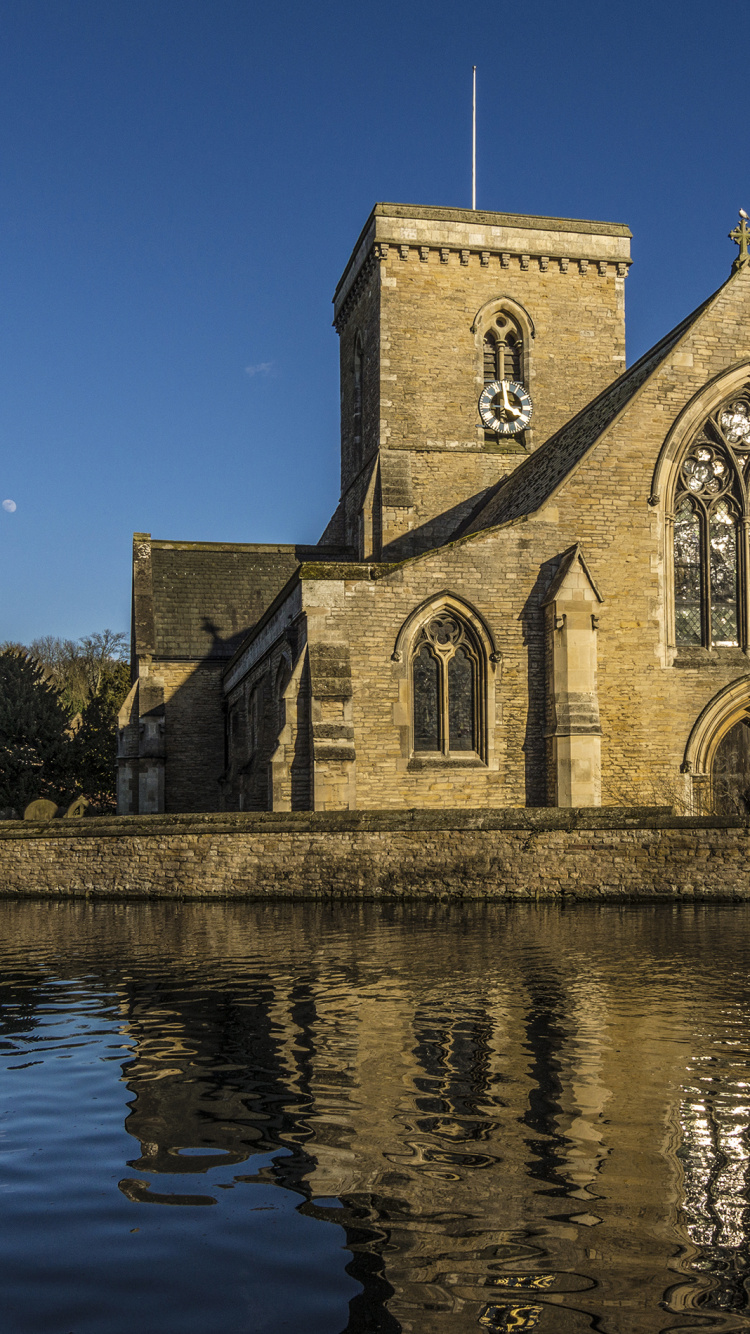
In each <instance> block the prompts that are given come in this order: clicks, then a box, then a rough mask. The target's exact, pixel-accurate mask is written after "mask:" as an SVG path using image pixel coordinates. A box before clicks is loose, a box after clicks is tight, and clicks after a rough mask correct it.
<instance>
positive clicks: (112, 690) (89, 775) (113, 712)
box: [70, 660, 130, 814]
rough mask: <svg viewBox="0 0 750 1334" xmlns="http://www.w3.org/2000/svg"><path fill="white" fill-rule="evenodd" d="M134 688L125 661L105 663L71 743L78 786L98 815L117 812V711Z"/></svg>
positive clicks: (74, 772) (73, 766)
mask: <svg viewBox="0 0 750 1334" xmlns="http://www.w3.org/2000/svg"><path fill="white" fill-rule="evenodd" d="M129 689H130V668H129V666H128V664H127V663H125V662H122V660H115V661H109V662H107V663H105V664H104V666H103V668H102V671H101V673H100V675H99V682H98V688H97V690H96V693H94V694H92V696H91V698H90V699H89V701H88V703H87V704H86V705H85V706H84V709H83V712H82V715H81V724H80V727H79V728H78V730H77V731H76V733H75V735H74V736H73V738H72V741H71V743H70V751H71V761H72V769H73V774H74V776H75V781H76V787H77V788H78V789H79V790H80V791H81V792H82V793H83V795H84V796H85V797H87V798H88V800H89V801H90V802H91V805H92V808H93V812H94V813H95V814H105V813H110V814H113V813H114V810H115V796H116V783H115V777H116V771H117V714H118V712H119V710H120V707H121V705H122V703H123V701H124V699H125V696H126V695H127V693H128V691H129Z"/></svg>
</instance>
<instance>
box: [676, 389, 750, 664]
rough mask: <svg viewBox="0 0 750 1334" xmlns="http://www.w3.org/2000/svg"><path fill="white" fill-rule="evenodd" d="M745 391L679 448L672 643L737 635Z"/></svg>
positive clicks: (747, 421)
mask: <svg viewBox="0 0 750 1334" xmlns="http://www.w3.org/2000/svg"><path fill="white" fill-rule="evenodd" d="M748 458H750V395H748V394H746V395H744V396H743V397H738V398H735V399H732V400H731V401H730V402H728V403H725V404H723V405H722V406H721V407H720V408H719V410H718V412H716V413H714V414H712V416H711V417H709V418H708V419H707V420H706V421H705V422H704V423H703V425H702V427H701V429H700V431H699V432H698V435H697V437H696V438H694V439H693V441H692V442H691V444H690V445H689V446H688V448H687V449H686V451H685V455H684V457H683V460H682V464H681V466H680V471H679V475H678V481H677V489H676V494H675V505H674V604H675V642H676V643H677V644H678V645H684V646H692V647H700V646H701V645H702V646H704V647H706V648H728V647H734V646H736V645H738V644H740V643H741V642H742V640H743V634H746V631H744V632H743V627H742V623H741V618H740V608H741V605H742V601H741V597H740V593H741V587H742V584H743V578H742V573H743V572H742V564H741V552H740V543H739V533H740V520H741V518H742V516H743V514H746V513H747V505H748V495H747V483H746V475H745V474H746V470H747V467H748Z"/></svg>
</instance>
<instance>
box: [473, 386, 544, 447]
mask: <svg viewBox="0 0 750 1334" xmlns="http://www.w3.org/2000/svg"><path fill="white" fill-rule="evenodd" d="M533 411H534V408H533V405H532V402H531V399H530V398H529V395H528V394H527V393H526V390H525V389H524V387H523V385H522V384H518V383H517V382H516V381H515V380H493V381H492V384H488V385H485V387H484V391H483V393H482V396H481V398H480V400H479V415H480V417H481V418H482V421H483V422H484V424H485V426H486V427H487V430H488V431H496V432H497V434H498V435H518V432H519V431H522V430H523V429H524V427H526V426H528V424H529V422H530V420H531V414H532V412H533Z"/></svg>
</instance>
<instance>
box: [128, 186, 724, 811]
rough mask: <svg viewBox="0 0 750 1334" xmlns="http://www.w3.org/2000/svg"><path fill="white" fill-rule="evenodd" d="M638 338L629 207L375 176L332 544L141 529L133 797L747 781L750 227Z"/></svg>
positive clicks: (348, 317) (694, 801) (338, 803)
mask: <svg viewBox="0 0 750 1334" xmlns="http://www.w3.org/2000/svg"><path fill="white" fill-rule="evenodd" d="M731 237H732V239H733V240H734V242H735V243H736V244H737V245H738V246H739V253H738V255H737V258H736V259H735V261H734V264H733V266H732V271H731V274H730V275H729V277H728V278H727V281H726V282H725V283H724V284H723V285H722V286H721V287H720V288H719V289H718V291H716V292H714V293H713V294H712V295H710V296H708V298H707V299H706V300H705V301H704V302H703V304H702V305H701V306H699V308H698V309H697V310H695V311H694V312H693V313H692V314H691V315H689V316H688V317H687V318H686V319H684V320H683V321H682V323H681V324H679V325H678V326H677V327H676V328H675V329H672V330H671V331H670V332H669V333H667V334H666V335H665V336H664V337H663V338H662V340H661V341H660V342H659V343H657V345H656V346H655V347H653V348H652V349H651V350H650V351H649V352H647V353H646V354H645V355H644V356H643V357H641V358H640V360H639V361H638V362H636V364H635V365H633V366H631V367H630V369H626V366H625V282H626V277H627V273H628V267H629V265H630V231H629V229H628V228H627V227H626V226H624V225H621V224H616V223H601V222H591V221H583V220H575V219H569V218H543V217H531V216H524V215H514V214H505V213H490V212H477V211H474V210H464V209H447V208H434V207H414V206H411V205H402V204H377V205H376V206H375V208H374V209H373V211H372V213H371V215H370V217H369V218H368V219H367V222H366V223H365V226H364V228H363V230H362V233H361V235H360V236H359V238H358V240H357V242H356V244H355V246H354V249H353V251H352V254H351V257H350V259H349V261H348V263H347V265H346V267H345V269H344V272H343V275H342V277H341V280H340V282H339V284H338V287H337V288H336V291H335V294H334V298H333V304H334V324H335V327H336V330H337V332H338V335H339V339H340V350H341V495H340V499H339V501H338V504H337V506H336V508H335V510H334V513H333V515H332V518H331V520H330V522H329V523H328V526H327V528H326V529H325V532H323V533H322V535H321V537H320V541H319V543H318V545H316V546H301V545H300V546H293V545H278V546H269V545H253V544H244V543H243V544H223V543H211V542H183V541H167V540H164V539H161V538H159V539H157V538H152V536H151V535H150V534H148V533H136V534H135V537H134V545H133V624H132V661H133V684H132V688H131V691H130V693H129V695H128V698H127V700H126V702H125V704H124V705H123V708H122V710H121V713H120V717H119V734H118V812H119V813H120V814H136V813H140V814H149V813H158V812H201V811H264V810H266V811H294V810H315V811H318V810H324V811H336V810H341V811H343V810H352V809H360V810H367V809H369V810H386V809H390V810H393V809H395V808H402V809H411V808H440V809H446V808H451V807H462V808H473V809H477V808H489V807H495V808H497V807H522V806H532V807H540V806H567V807H595V806H601V805H605V806H636V805H652V806H653V805H667V806H673V807H674V808H675V809H676V810H678V811H681V812H687V813H698V814H700V813H719V814H722V813H725V814H732V813H744V812H746V811H747V810H748V809H750V660H749V656H748V655H750V546H749V543H748V528H749V526H750V491H749V487H750V468H749V467H748V459H749V458H750V257H749V255H748V240H749V238H750V232H749V231H748V226H747V221H746V218H745V215H744V214H743V215H741V219H740V223H739V225H738V226H737V227H736V228H735V229H734V230H733V231H732V233H731Z"/></svg>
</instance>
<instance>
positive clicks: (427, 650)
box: [412, 613, 481, 756]
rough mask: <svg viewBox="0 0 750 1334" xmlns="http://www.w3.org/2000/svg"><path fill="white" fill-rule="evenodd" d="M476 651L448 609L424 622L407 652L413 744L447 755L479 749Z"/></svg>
mask: <svg viewBox="0 0 750 1334" xmlns="http://www.w3.org/2000/svg"><path fill="white" fill-rule="evenodd" d="M480 665H481V660H480V656H479V651H478V649H477V646H476V644H475V642H474V639H473V636H472V635H471V634H470V632H469V630H468V627H466V626H465V625H464V624H463V622H462V621H461V620H460V619H459V618H458V616H455V615H453V614H448V613H446V614H444V615H438V616H434V617H433V618H432V619H431V620H430V621H428V623H427V624H426V625H425V626H424V627H423V629H422V631H421V633H420V634H419V636H418V638H417V641H416V643H415V646H414V651H413V656H412V699H413V749H414V751H415V753H425V752H432V753H433V754H438V755H440V754H442V755H446V756H447V755H450V754H455V753H459V752H460V753H464V754H466V753H467V752H472V751H473V752H477V751H479V749H480V717H479V704H480V689H479V683H480Z"/></svg>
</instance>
